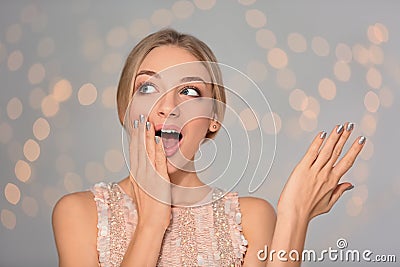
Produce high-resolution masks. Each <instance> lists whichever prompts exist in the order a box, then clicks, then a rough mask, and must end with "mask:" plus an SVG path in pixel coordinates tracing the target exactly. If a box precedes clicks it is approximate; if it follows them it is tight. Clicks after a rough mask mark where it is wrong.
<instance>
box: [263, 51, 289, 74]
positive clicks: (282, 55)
mask: <svg viewBox="0 0 400 267" xmlns="http://www.w3.org/2000/svg"><path fill="white" fill-rule="evenodd" d="M267 58H268V63H269V64H270V65H271V66H272V67H274V68H275V69H283V68H285V67H286V66H287V64H288V57H287V55H286V52H285V51H283V50H282V49H280V48H272V49H271V50H270V51H268V55H267Z"/></svg>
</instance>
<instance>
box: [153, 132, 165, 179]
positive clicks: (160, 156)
mask: <svg viewBox="0 0 400 267" xmlns="http://www.w3.org/2000/svg"><path fill="white" fill-rule="evenodd" d="M154 141H155V143H156V145H155V160H154V163H155V167H156V171H157V172H158V174H159V175H161V176H162V177H163V178H164V179H166V180H168V181H169V178H168V169H167V168H168V167H167V158H166V157H165V153H164V148H163V142H162V139H161V137H159V136H156V137H155V140H154Z"/></svg>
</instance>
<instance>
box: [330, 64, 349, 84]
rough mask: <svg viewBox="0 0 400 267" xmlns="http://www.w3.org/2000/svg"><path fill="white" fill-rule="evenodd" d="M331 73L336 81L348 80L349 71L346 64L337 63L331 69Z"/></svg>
mask: <svg viewBox="0 0 400 267" xmlns="http://www.w3.org/2000/svg"><path fill="white" fill-rule="evenodd" d="M333 73H334V74H335V77H336V79H338V80H339V81H342V82H347V81H349V80H350V76H351V69H350V66H349V64H347V63H346V62H343V61H338V62H336V63H335V65H334V67H333Z"/></svg>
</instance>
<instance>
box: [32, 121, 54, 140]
mask: <svg viewBox="0 0 400 267" xmlns="http://www.w3.org/2000/svg"><path fill="white" fill-rule="evenodd" d="M32 131H33V135H34V136H35V137H36V139H37V140H39V141H42V140H44V139H46V138H47V137H48V136H49V134H50V124H49V123H48V121H47V120H46V119H45V118H39V119H37V120H36V121H35V122H34V123H33V127H32Z"/></svg>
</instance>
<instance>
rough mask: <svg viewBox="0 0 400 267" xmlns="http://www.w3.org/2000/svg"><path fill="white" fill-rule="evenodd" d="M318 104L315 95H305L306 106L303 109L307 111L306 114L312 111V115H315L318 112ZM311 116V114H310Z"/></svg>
mask: <svg viewBox="0 0 400 267" xmlns="http://www.w3.org/2000/svg"><path fill="white" fill-rule="evenodd" d="M320 109H321V108H320V104H319V102H318V100H317V99H316V98H315V97H312V96H309V97H307V107H306V109H305V110H304V111H307V114H311V113H314V115H312V116H313V117H317V116H318V115H319V112H320ZM310 116H311V115H310Z"/></svg>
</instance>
